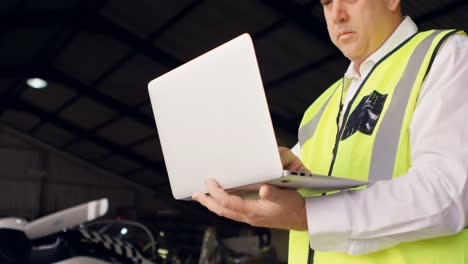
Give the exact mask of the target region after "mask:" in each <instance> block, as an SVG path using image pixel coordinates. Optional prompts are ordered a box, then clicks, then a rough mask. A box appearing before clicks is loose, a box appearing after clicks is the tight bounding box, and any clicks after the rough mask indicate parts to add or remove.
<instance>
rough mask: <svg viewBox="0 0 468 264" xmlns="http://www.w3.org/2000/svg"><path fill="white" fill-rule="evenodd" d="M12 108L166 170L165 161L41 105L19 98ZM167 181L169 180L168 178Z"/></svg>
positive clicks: (139, 162)
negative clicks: (94, 132) (91, 131)
mask: <svg viewBox="0 0 468 264" xmlns="http://www.w3.org/2000/svg"><path fill="white" fill-rule="evenodd" d="M12 108H14V109H16V110H18V111H25V112H28V113H32V114H34V115H36V116H37V117H39V118H41V119H47V120H49V122H50V123H51V124H54V125H55V126H57V127H60V128H63V129H65V130H66V131H68V132H70V133H72V134H73V135H75V136H76V135H82V136H83V138H86V139H87V140H89V141H90V142H93V143H94V144H97V145H99V146H103V147H105V148H107V149H108V150H110V151H111V152H112V153H114V154H118V155H121V156H122V157H125V158H127V159H129V160H132V161H134V162H136V163H137V164H141V165H143V166H145V167H149V168H154V169H157V170H159V171H165V170H166V169H165V166H164V162H156V161H152V160H149V159H147V158H145V157H144V156H141V155H139V154H136V153H133V152H131V151H129V150H127V149H126V148H124V147H120V146H118V145H115V144H114V143H112V142H110V141H108V140H107V139H104V138H102V137H100V136H98V135H96V134H92V133H89V132H88V131H87V130H85V129H82V128H80V127H78V126H76V125H74V124H73V123H71V122H69V121H67V120H64V119H62V118H60V117H58V116H56V115H53V114H50V113H48V112H46V111H44V110H42V109H41V108H39V107H36V106H34V105H32V104H30V103H29V102H27V101H24V100H22V99H19V98H18V100H17V102H16V103H15V104H14V105H13V106H12ZM166 181H167V180H166Z"/></svg>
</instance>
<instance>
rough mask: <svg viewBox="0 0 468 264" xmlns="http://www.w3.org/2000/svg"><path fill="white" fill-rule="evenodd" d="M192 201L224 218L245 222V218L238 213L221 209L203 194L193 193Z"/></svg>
mask: <svg viewBox="0 0 468 264" xmlns="http://www.w3.org/2000/svg"><path fill="white" fill-rule="evenodd" d="M192 199H193V200H195V201H197V202H199V203H200V204H201V205H203V206H205V207H206V208H207V209H208V210H210V211H211V212H213V213H215V214H217V215H219V216H221V217H225V218H229V219H232V220H235V221H238V222H246V217H245V216H244V215H243V214H241V213H238V212H235V211H232V210H230V209H228V208H225V207H223V206H222V205H221V204H220V203H218V202H217V201H216V200H215V199H213V197H210V196H209V195H206V194H204V193H195V194H194V195H193V196H192Z"/></svg>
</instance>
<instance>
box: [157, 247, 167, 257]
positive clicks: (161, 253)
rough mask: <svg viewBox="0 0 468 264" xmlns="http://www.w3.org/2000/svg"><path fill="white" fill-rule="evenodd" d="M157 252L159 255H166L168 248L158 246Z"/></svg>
mask: <svg viewBox="0 0 468 264" xmlns="http://www.w3.org/2000/svg"><path fill="white" fill-rule="evenodd" d="M158 253H159V254H160V255H167V254H168V253H169V250H167V249H165V248H158Z"/></svg>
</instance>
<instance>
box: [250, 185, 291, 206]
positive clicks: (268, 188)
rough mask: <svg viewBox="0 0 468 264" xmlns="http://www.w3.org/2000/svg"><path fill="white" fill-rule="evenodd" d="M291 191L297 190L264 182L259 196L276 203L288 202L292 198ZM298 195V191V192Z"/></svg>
mask: <svg viewBox="0 0 468 264" xmlns="http://www.w3.org/2000/svg"><path fill="white" fill-rule="evenodd" d="M291 192H296V191H294V190H288V189H280V188H278V187H275V186H272V185H269V184H263V185H262V186H261V187H260V190H259V196H260V198H261V199H262V200H266V201H269V202H272V203H275V204H286V203H287V202H288V200H291V198H292V195H294V194H292V193H291ZM296 195H297V193H296Z"/></svg>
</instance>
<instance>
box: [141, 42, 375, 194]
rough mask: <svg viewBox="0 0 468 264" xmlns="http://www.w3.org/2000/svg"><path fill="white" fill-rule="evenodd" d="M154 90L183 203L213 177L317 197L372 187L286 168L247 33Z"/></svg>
mask: <svg viewBox="0 0 468 264" xmlns="http://www.w3.org/2000/svg"><path fill="white" fill-rule="evenodd" d="M272 56H273V55H272ZM148 91H149V96H150V100H151V105H152V108H153V112H154V117H155V121H156V127H157V131H158V134H159V139H160V142H161V147H162V152H163V156H164V161H165V164H166V168H167V173H168V176H169V182H170V186H171V190H172V194H173V196H174V198H176V199H187V198H188V199H190V197H191V196H192V194H193V193H195V192H205V193H206V192H207V187H206V185H205V183H204V179H206V178H214V179H216V180H217V181H218V182H219V183H220V185H221V186H222V187H223V188H224V189H234V190H241V191H242V190H245V191H253V190H256V189H258V187H259V184H260V183H264V182H266V183H270V184H273V185H276V186H280V187H285V188H307V189H311V190H316V191H317V192H324V191H330V190H338V189H344V188H350V187H356V186H360V185H363V184H366V182H362V181H355V180H348V179H342V178H334V177H328V176H320V175H313V174H306V173H302V172H292V171H284V170H283V167H282V164H281V160H280V155H279V152H278V146H277V142H276V138H275V133H274V130H273V125H272V121H271V117H270V113H269V110H268V104H267V100H266V97H265V91H264V88H263V84H262V79H261V75H260V71H259V68H258V63H257V59H256V56H255V50H254V46H253V42H252V39H251V37H250V36H249V35H248V34H243V35H241V36H239V37H237V38H235V39H233V40H231V41H229V42H227V43H225V44H223V45H221V46H219V47H217V48H215V49H213V50H211V51H209V52H207V53H205V54H203V55H201V56H199V57H197V58H195V59H193V60H191V61H189V62H187V63H185V64H184V65H182V66H180V67H178V68H176V69H174V70H172V71H170V72H168V73H166V74H164V75H162V76H160V77H158V78H156V79H154V80H152V81H151V82H150V83H149V84H148Z"/></svg>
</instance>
